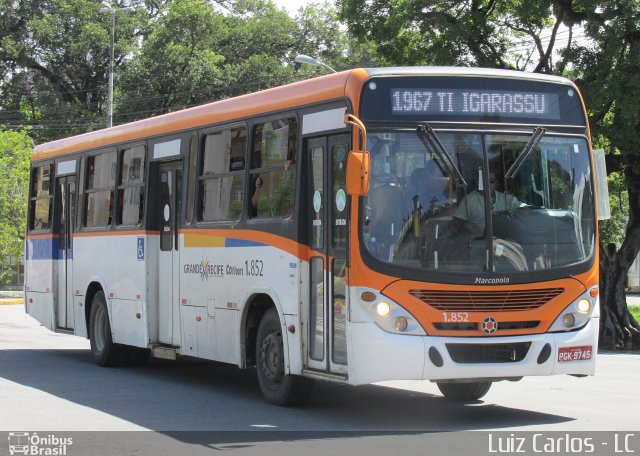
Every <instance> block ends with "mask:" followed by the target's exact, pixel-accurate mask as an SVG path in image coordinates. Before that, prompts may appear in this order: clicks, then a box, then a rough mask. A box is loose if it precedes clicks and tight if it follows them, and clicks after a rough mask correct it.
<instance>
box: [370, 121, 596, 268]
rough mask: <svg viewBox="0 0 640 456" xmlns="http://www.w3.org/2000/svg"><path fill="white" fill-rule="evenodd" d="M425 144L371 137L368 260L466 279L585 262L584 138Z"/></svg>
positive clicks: (439, 137) (587, 182) (448, 139)
mask: <svg viewBox="0 0 640 456" xmlns="http://www.w3.org/2000/svg"><path fill="white" fill-rule="evenodd" d="M425 135H426V133H424V131H422V133H420V132H416V131H406V130H403V131H401V132H399V131H393V132H372V133H370V135H369V149H370V151H371V164H372V166H371V168H372V169H371V187H370V191H369V193H368V195H367V196H366V197H365V220H364V224H363V226H362V230H363V233H362V234H363V239H364V243H365V247H366V249H367V250H368V252H369V253H370V254H371V255H372V256H373V257H375V258H376V259H378V260H380V261H383V262H386V263H391V264H393V265H397V266H403V267H409V268H414V269H419V270H425V271H452V272H462V273H480V272H494V273H513V272H525V271H537V270H545V269H550V268H558V267H562V266H567V265H571V264H576V263H579V262H582V261H585V260H587V259H588V258H590V257H591V255H592V253H593V250H594V246H595V229H596V223H595V210H594V199H593V192H592V183H591V171H590V164H589V163H590V162H589V153H588V146H587V141H586V139H585V138H584V137H558V136H553V135H550V134H546V135H538V137H534V140H533V141H532V140H531V139H532V138H531V135H524V134H475V133H464V132H437V131H436V132H435V133H433V132H431V139H433V138H434V137H435V141H433V140H426V139H425ZM427 139H428V138H427ZM527 144H529V146H528V147H527ZM523 150H524V152H523ZM521 154H523V155H522V157H523V158H522V159H521V160H518V158H519V157H520V155H521ZM516 162H519V163H516ZM514 163H516V165H515V166H514ZM514 171H515V172H514Z"/></svg>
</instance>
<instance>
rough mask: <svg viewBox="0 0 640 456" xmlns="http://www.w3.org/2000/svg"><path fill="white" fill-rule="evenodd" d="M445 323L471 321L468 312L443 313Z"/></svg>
mask: <svg viewBox="0 0 640 456" xmlns="http://www.w3.org/2000/svg"><path fill="white" fill-rule="evenodd" d="M442 318H443V319H444V321H445V323H462V322H465V321H469V313H468V312H442Z"/></svg>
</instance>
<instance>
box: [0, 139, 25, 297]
mask: <svg viewBox="0 0 640 456" xmlns="http://www.w3.org/2000/svg"><path fill="white" fill-rule="evenodd" d="M31 148H32V141H31V139H30V138H29V136H28V135H27V133H26V132H24V131H11V130H4V129H2V128H0V169H2V173H0V265H4V264H6V263H7V261H8V260H9V258H14V259H19V258H20V257H21V256H22V253H23V248H24V235H25V232H26V218H27V216H26V214H27V197H28V195H27V189H28V186H29V159H30V157H31ZM4 274H5V272H3V269H2V268H0V285H3V284H4V281H3V280H4Z"/></svg>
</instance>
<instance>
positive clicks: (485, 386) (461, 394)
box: [438, 382, 491, 402]
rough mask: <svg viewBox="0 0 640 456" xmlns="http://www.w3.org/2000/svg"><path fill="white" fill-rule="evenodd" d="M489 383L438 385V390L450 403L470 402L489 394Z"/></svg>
mask: <svg viewBox="0 0 640 456" xmlns="http://www.w3.org/2000/svg"><path fill="white" fill-rule="evenodd" d="M489 388H491V382H473V383H438V389H439V390H440V392H441V393H442V394H443V395H444V397H445V398H447V399H448V400H450V401H457V402H470V401H476V400H478V399H480V398H481V397H482V396H484V395H485V394H487V393H488V392H489Z"/></svg>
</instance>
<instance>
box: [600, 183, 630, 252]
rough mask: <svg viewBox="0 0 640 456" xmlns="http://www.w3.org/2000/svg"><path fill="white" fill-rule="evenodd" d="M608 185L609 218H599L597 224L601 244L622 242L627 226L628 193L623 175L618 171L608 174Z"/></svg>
mask: <svg viewBox="0 0 640 456" xmlns="http://www.w3.org/2000/svg"><path fill="white" fill-rule="evenodd" d="M607 180H608V187H609V207H610V209H611V218H610V219H609V220H601V221H600V223H599V224H598V227H599V230H600V242H601V243H602V245H608V244H616V245H618V246H619V245H620V244H622V241H623V240H624V235H625V229H626V226H627V215H626V214H627V212H628V211H627V208H628V207H629V194H628V192H627V188H626V185H625V182H624V176H623V175H621V174H620V173H619V172H614V173H611V174H609V176H608V177H607Z"/></svg>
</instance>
